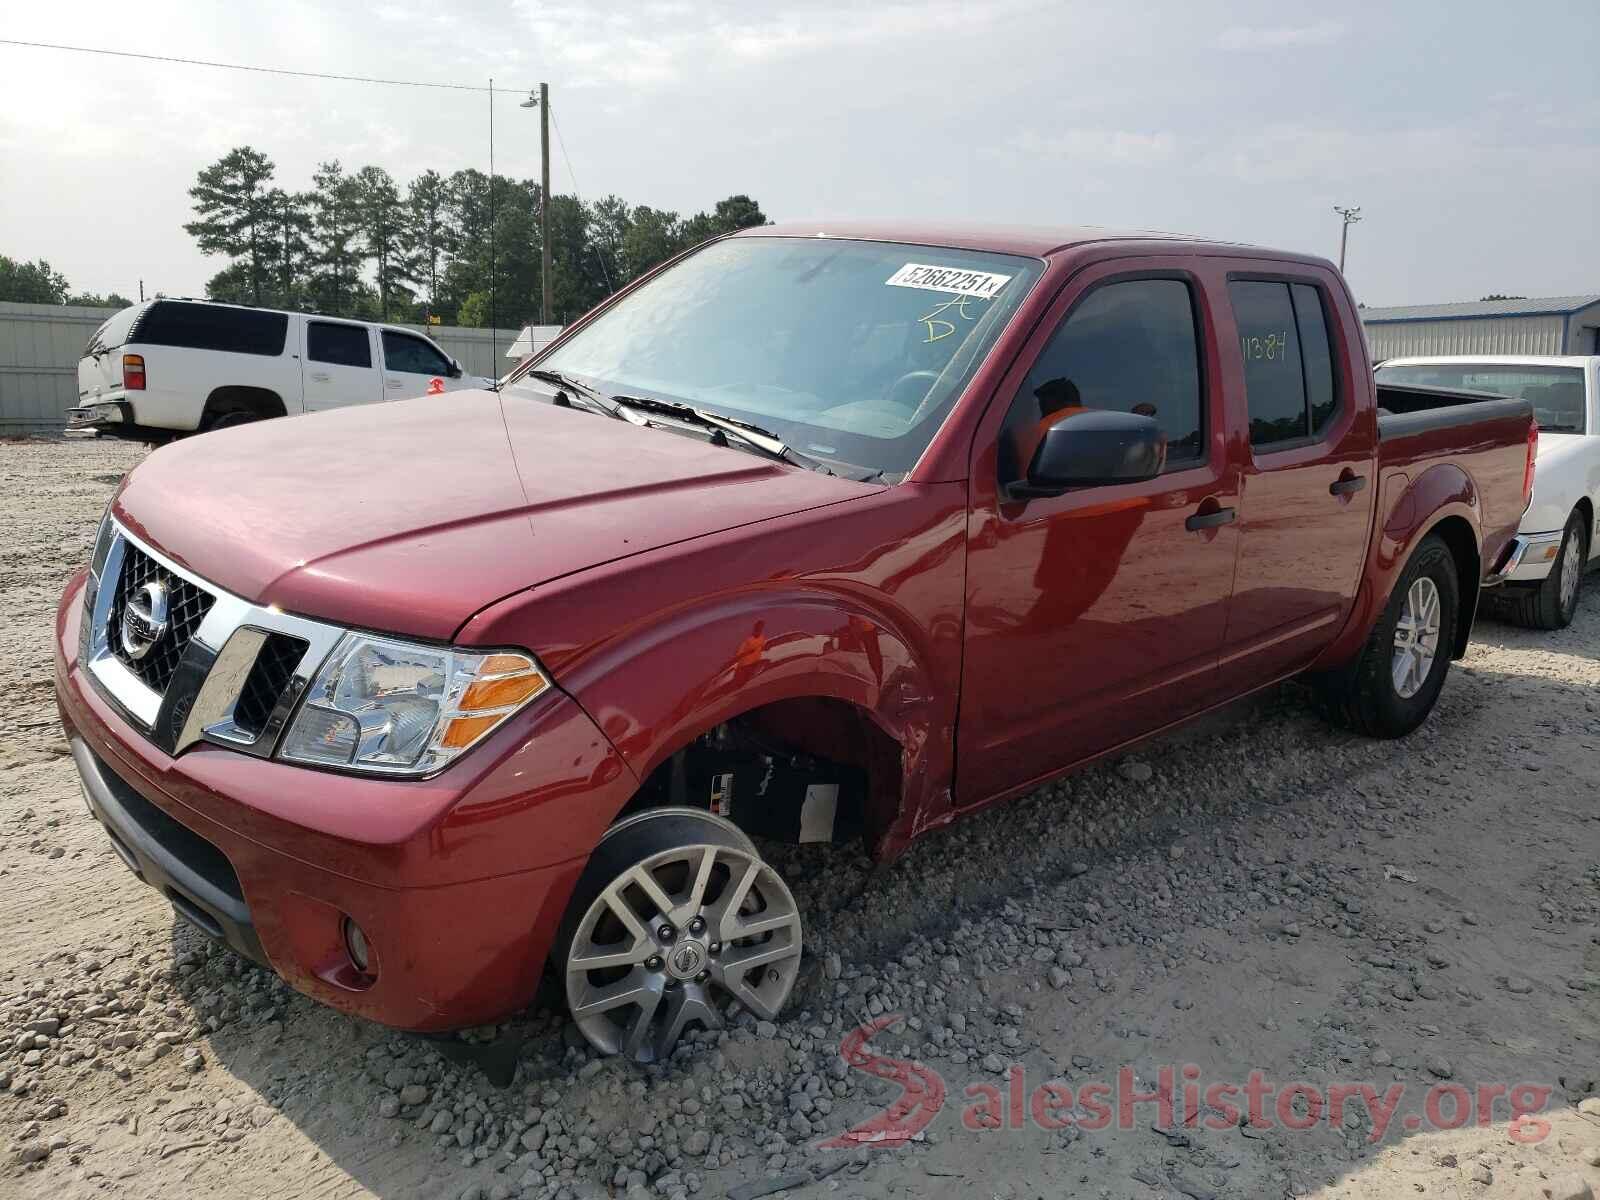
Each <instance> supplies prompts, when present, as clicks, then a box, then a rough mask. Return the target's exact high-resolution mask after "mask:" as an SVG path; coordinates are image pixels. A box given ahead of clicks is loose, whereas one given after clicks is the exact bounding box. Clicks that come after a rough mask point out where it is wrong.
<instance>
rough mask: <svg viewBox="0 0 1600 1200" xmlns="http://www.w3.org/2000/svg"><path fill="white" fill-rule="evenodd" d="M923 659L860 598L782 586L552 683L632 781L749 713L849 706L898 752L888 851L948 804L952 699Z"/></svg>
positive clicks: (667, 622) (680, 622) (715, 609)
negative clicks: (809, 703)
mask: <svg viewBox="0 0 1600 1200" xmlns="http://www.w3.org/2000/svg"><path fill="white" fill-rule="evenodd" d="M927 659H928V654H927V653H926V652H925V651H923V650H919V649H918V648H917V647H916V646H915V644H914V642H913V640H912V638H911V637H909V636H907V635H905V634H903V633H902V632H900V630H899V629H898V628H897V623H896V622H894V621H893V620H892V617H891V616H890V615H889V614H886V613H884V612H882V611H878V610H876V609H875V608H874V607H873V606H871V605H869V604H868V603H866V602H865V601H864V600H863V599H862V598H861V597H859V596H857V595H854V594H852V593H850V592H848V591H843V590H834V589H828V588H822V587H816V586H795V584H794V582H793V581H789V582H788V583H786V584H784V585H779V586H775V587H763V588H756V589H752V590H750V591H747V592H743V593H739V594H735V595H732V596H724V597H720V598H717V599H716V600H713V601H711V602H708V603H706V604H704V605H701V606H697V607H695V608H692V609H689V610H685V611H679V612H676V613H673V614H670V615H668V616H666V617H664V618H663V619H661V620H660V621H659V622H657V623H655V624H654V625H652V626H650V627H649V628H647V629H642V630H640V629H636V630H633V631H631V633H630V636H629V637H627V638H626V639H622V640H620V641H618V642H617V643H616V644H615V645H612V646H609V647H606V648H604V649H602V650H601V651H600V652H599V653H596V654H593V655H590V656H586V657H584V658H583V659H581V660H580V661H579V662H577V663H574V664H573V666H572V669H571V670H570V671H569V672H568V673H566V674H564V675H563V676H562V678H561V684H562V686H563V687H564V688H565V689H566V690H567V691H568V693H569V694H570V695H572V696H573V697H574V698H575V699H577V700H578V702H579V703H580V704H582V705H583V707H584V708H585V710H587V711H588V713H589V714H590V716H591V717H592V718H593V720H594V721H595V723H596V724H597V725H599V727H600V729H601V731H602V732H603V733H604V734H605V735H606V736H607V737H608V738H609V739H610V740H611V743H612V745H614V746H615V747H616V748H617V751H618V752H619V753H620V754H621V755H622V757H623V759H624V761H625V762H626V763H627V764H628V766H629V767H630V768H631V769H632V770H633V771H634V773H635V774H636V775H637V776H638V777H639V779H640V780H643V779H646V778H648V777H649V775H650V772H651V771H653V770H655V768H656V767H658V766H659V765H660V764H661V763H663V762H665V761H666V760H667V758H669V757H670V756H671V755H672V754H673V753H674V752H676V751H677V750H678V749H680V748H681V747H683V746H684V745H686V744H688V743H689V742H691V741H693V740H694V739H695V738H696V737H698V736H699V735H701V734H702V733H705V732H706V731H707V730H710V729H713V728H715V727H716V726H718V725H720V724H722V723H723V722H725V721H728V720H731V719H732V718H734V717H737V716H739V715H740V714H742V713H746V712H749V711H750V710H752V709H755V708H760V707H762V706H764V705H768V704H773V703H776V702H778V701H781V700H795V699H806V698H826V699H832V700H840V701H843V702H845V703H847V704H850V705H853V706H854V707H855V708H857V709H859V710H861V711H862V712H863V713H865V714H866V715H867V716H868V717H869V718H870V719H871V720H872V721H873V722H874V723H875V724H876V725H877V726H878V727H879V728H880V729H882V730H883V731H884V732H885V733H886V734H888V735H889V737H891V738H892V739H893V740H894V741H895V742H896V743H897V744H898V745H899V747H900V772H901V774H900V779H899V780H898V784H899V795H900V806H899V813H898V815H897V818H896V820H895V822H894V827H893V828H892V829H891V830H890V831H888V832H889V837H888V838H886V839H883V841H884V844H885V845H888V844H889V843H891V842H892V843H894V848H895V849H898V847H899V846H900V845H901V844H903V843H904V841H908V840H909V838H910V835H911V833H912V832H914V830H915V829H917V828H920V827H921V826H922V825H924V824H926V823H927V821H928V820H929V819H930V818H931V817H932V816H933V815H934V814H933V812H932V811H931V808H932V806H933V805H934V803H935V802H936V801H938V799H939V798H940V797H944V798H945V800H944V802H945V803H947V802H948V801H947V798H948V795H949V778H950V766H951V763H950V754H949V747H950V746H951V744H952V743H953V738H954V729H955V706H954V702H953V695H952V694H951V693H950V692H949V690H948V689H943V688H940V687H938V686H937V685H936V680H935V678H934V673H933V671H932V670H931V669H930V668H929V666H928V662H927ZM902 823H904V824H905V826H906V828H905V829H903V830H902V829H900V826H901V824H902ZM902 834H903V836H901V835H902ZM891 852H892V851H891Z"/></svg>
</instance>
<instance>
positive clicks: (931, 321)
mask: <svg viewBox="0 0 1600 1200" xmlns="http://www.w3.org/2000/svg"><path fill="white" fill-rule="evenodd" d="M971 299H972V297H971V296H956V297H954V298H952V299H950V300H946V301H945V302H944V303H943V304H939V305H935V306H934V307H933V308H932V309H931V310H930V311H929V312H928V314H927V316H923V317H918V318H917V320H918V321H920V322H921V323H922V324H924V325H926V326H927V327H928V336H927V338H926V339H924V341H923V344H924V345H927V343H928V342H937V341H938V340H939V339H940V338H947V337H949V336H950V335H951V334H952V333H954V332H955V331H956V327H955V323H954V322H953V321H946V320H944V319H942V318H941V317H940V316H939V314H940V313H942V312H945V311H947V310H948V309H950V308H952V307H953V308H954V309H955V310H956V313H955V315H957V316H960V317H965V318H966V319H967V320H969V321H976V320H977V319H978V318H977V317H975V316H973V315H972V314H971V313H969V312H968V311H967V302H968V301H969V300H971ZM941 327H942V328H941Z"/></svg>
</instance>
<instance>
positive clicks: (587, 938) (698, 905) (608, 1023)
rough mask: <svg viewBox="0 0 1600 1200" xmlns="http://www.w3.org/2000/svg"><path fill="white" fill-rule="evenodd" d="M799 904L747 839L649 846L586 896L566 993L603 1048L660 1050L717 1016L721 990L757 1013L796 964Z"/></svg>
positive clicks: (771, 1010) (772, 1011) (785, 986)
mask: <svg viewBox="0 0 1600 1200" xmlns="http://www.w3.org/2000/svg"><path fill="white" fill-rule="evenodd" d="M800 952H801V926H800V913H799V909H798V908H797V907H796V905H795V902H794V897H793V896H792V895H791V894H790V892H789V889H788V887H786V886H785V885H784V882H783V880H782V879H780V878H779V877H778V874H777V872H776V871H774V870H773V869H772V868H771V867H770V866H768V865H767V864H766V863H765V862H763V861H762V860H761V859H760V858H758V857H757V856H756V855H755V854H754V853H753V851H751V850H749V849H748V848H746V847H745V846H730V845H718V844H713V843H704V844H695V845H687V846H674V847H670V848H668V849H664V850H660V851H657V852H656V853H654V854H651V855H649V856H648V857H646V858H644V859H643V860H642V861H640V862H637V863H635V864H634V865H633V866H631V867H628V868H627V869H625V870H623V871H622V872H620V873H619V874H618V875H617V876H616V877H615V878H614V879H613V880H611V882H610V883H609V884H607V886H606V887H605V888H604V889H603V890H602V891H601V893H600V894H599V896H597V897H596V898H595V900H594V901H593V902H592V903H591V904H590V905H589V907H588V909H587V910H586V911H585V912H584V914H583V917H582V919H581V920H580V921H579V922H578V926H577V929H576V931H575V933H574V936H573V939H572V943H571V946H570V948H569V950H568V952H567V961H566V988H567V1004H568V1006H569V1008H570V1009H571V1012H572V1016H573V1019H574V1020H575V1021H576V1022H577V1024H578V1028H579V1029H580V1030H581V1031H582V1033H583V1035H584V1037H586V1038H587V1039H588V1040H589V1042H590V1043H591V1044H592V1045H594V1046H595V1047H596V1048H597V1049H599V1050H600V1051H601V1052H603V1053H605V1054H622V1055H626V1056H627V1057H628V1058H631V1059H634V1060H635V1061H638V1062H658V1061H660V1060H662V1059H664V1058H666V1057H667V1056H668V1055H670V1054H671V1052H672V1048H673V1047H674V1046H675V1045H676V1044H677V1042H678V1039H679V1038H680V1037H682V1035H683V1033H684V1031H685V1030H686V1029H687V1028H689V1027H690V1026H691V1025H693V1024H696V1023H698V1024H700V1025H702V1026H704V1027H706V1028H709V1029H716V1028H720V1027H721V1025H722V1023H723V1013H724V1010H725V1009H726V1008H727V1007H728V1002H729V1001H730V1000H731V1001H736V1002H737V1003H738V1004H740V1005H742V1006H744V1007H745V1008H748V1009H749V1010H750V1011H751V1012H753V1013H754V1014H755V1015H756V1016H758V1017H760V1018H762V1019H763V1020H771V1019H773V1018H774V1017H776V1016H777V1014H778V1012H779V1011H780V1010H781V1009H782V1007H783V1004H784V1001H785V1000H787V999H788V996H789V992H790V989H791V988H793V986H794V981H795V976H796V974H797V973H798V971H799V967H800Z"/></svg>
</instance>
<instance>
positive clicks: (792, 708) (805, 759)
mask: <svg viewBox="0 0 1600 1200" xmlns="http://www.w3.org/2000/svg"><path fill="white" fill-rule="evenodd" d="M812 784H815V785H819V786H820V787H821V788H822V789H823V795H824V798H826V797H827V796H828V795H829V793H828V792H827V789H829V788H837V792H836V793H833V794H832V795H833V796H834V798H835V799H836V804H837V807H836V810H835V813H834V816H833V818H832V820H831V822H830V825H831V827H832V830H833V836H832V838H831V839H825V838H820V837H818V836H816V833H817V831H816V829H815V828H807V829H804V830H803V823H802V812H801V808H802V805H803V804H805V802H806V800H807V797H808V795H809V794H811V793H810V787H811V785H812ZM752 785H753V786H752ZM725 790H731V792H732V794H731V796H730V795H726V794H725ZM900 790H901V747H900V744H899V742H897V741H896V740H895V739H894V738H893V737H892V736H890V735H889V734H888V733H887V732H885V731H884V729H883V728H882V727H881V726H880V725H879V724H878V723H877V721H875V720H874V719H873V717H872V715H871V714H870V713H869V712H868V711H867V710H866V709H863V708H860V707H858V706H856V705H854V704H850V703H848V702H847V701H843V700H836V699H832V698H830V697H822V696H818V697H800V698H796V699H790V700H779V701H776V702H775V703H772V704H766V705H762V706H760V707H758V708H753V709H750V710H748V711H746V712H743V713H740V714H739V715H738V716H736V717H733V718H732V719H730V720H728V721H724V722H722V723H721V724H719V725H717V726H715V727H714V728H711V729H707V730H704V731H702V732H701V733H699V734H697V735H696V736H694V737H692V738H690V739H688V740H687V741H685V742H684V743H683V744H682V745H680V746H678V747H677V748H676V749H675V750H674V751H673V752H672V753H671V754H668V755H667V756H666V758H665V759H663V760H662V761H661V763H660V765H658V766H657V767H656V768H655V769H654V770H652V771H651V773H650V775H649V776H648V777H647V778H646V779H645V781H644V783H643V784H642V785H641V786H640V788H639V790H638V791H637V792H636V793H635V794H634V797H633V799H632V800H630V801H629V802H628V805H627V807H626V808H625V809H624V810H623V813H624V814H629V813H634V812H638V811H641V810H643V809H647V808H654V807H658V806H661V805H668V804H677V805H683V804H687V805H691V806H695V807H700V808H713V809H714V810H717V809H718V806H719V805H720V810H721V811H722V815H724V816H727V817H728V818H729V819H730V820H732V821H733V822H734V824H736V825H738V826H739V827H740V828H741V829H743V830H745V831H746V832H747V833H751V834H755V835H758V836H761V837H766V838H772V839H775V840H781V841H791V842H797V841H802V840H803V841H815V840H833V841H841V842H842V841H848V840H852V839H853V838H854V837H855V836H856V835H857V834H860V835H861V836H863V837H864V838H865V841H866V845H867V847H868V849H869V851H870V850H871V849H872V848H873V847H875V846H876V845H877V844H878V841H879V839H880V837H881V835H882V834H883V832H884V831H885V830H886V829H888V827H889V825H890V824H891V823H892V822H893V821H894V819H895V816H896V815H897V813H898V812H899V808H900ZM619 815H622V814H619ZM803 831H804V832H805V833H806V834H807V835H808V836H804V837H802V836H801V834H802V832H803Z"/></svg>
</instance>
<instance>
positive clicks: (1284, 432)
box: [1228, 279, 1339, 446]
mask: <svg viewBox="0 0 1600 1200" xmlns="http://www.w3.org/2000/svg"><path fill="white" fill-rule="evenodd" d="M1228 296H1229V299H1230V300H1231V302H1232V304H1233V315H1234V320H1235V322H1236V323H1237V325H1238V327H1239V354H1240V356H1241V357H1242V358H1243V359H1244V386H1245V397H1246V400H1247V402H1248V406H1249V410H1250V444H1251V445H1252V446H1275V445H1278V444H1280V443H1290V442H1299V441H1304V440H1306V439H1307V438H1310V437H1314V436H1316V435H1317V434H1320V433H1321V432H1322V431H1323V430H1324V429H1326V428H1327V427H1328V425H1329V423H1330V422H1331V421H1332V420H1333V418H1334V416H1335V414H1337V412H1338V410H1339V393H1338V388H1337V386H1336V383H1335V377H1334V369H1333V346H1332V343H1331V342H1330V340H1329V337H1328V319H1327V315H1326V312H1325V310H1324V307H1323V303H1322V292H1321V289H1320V288H1317V287H1315V286H1313V285H1312V284H1309V283H1283V282H1281V281H1277V280H1264V279H1236V280H1233V281H1232V282H1231V283H1229V284H1228Z"/></svg>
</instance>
